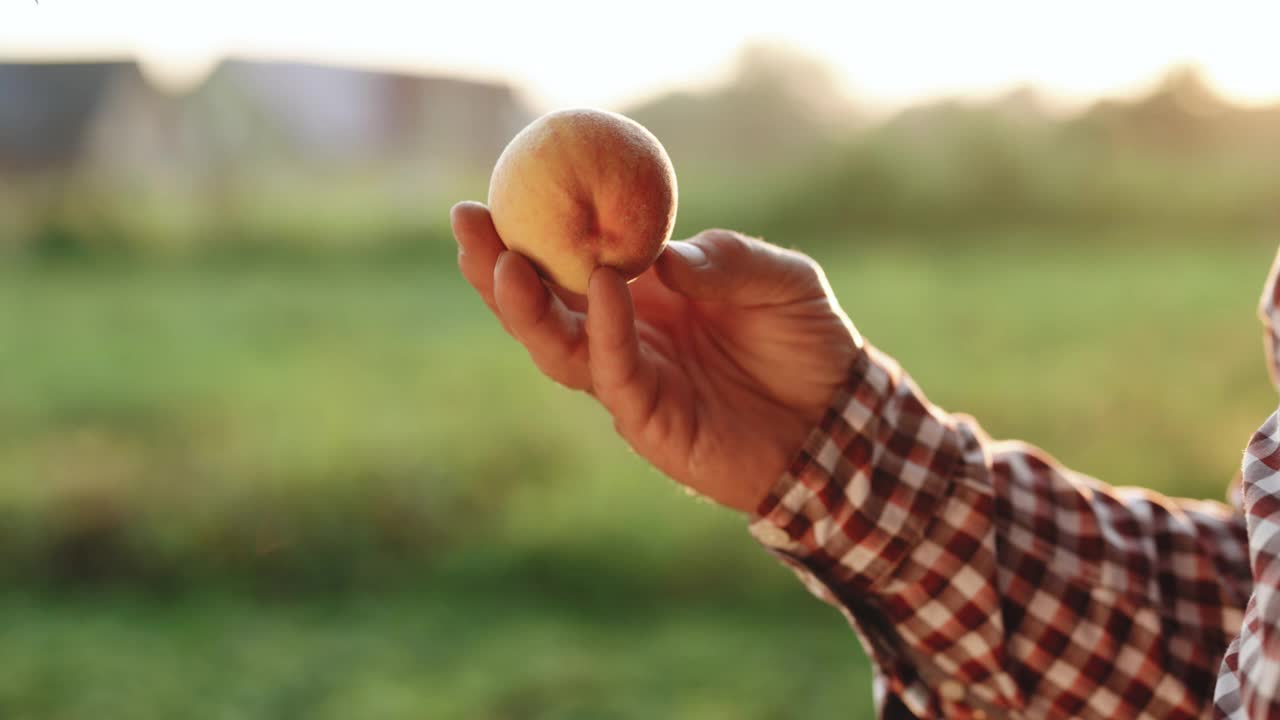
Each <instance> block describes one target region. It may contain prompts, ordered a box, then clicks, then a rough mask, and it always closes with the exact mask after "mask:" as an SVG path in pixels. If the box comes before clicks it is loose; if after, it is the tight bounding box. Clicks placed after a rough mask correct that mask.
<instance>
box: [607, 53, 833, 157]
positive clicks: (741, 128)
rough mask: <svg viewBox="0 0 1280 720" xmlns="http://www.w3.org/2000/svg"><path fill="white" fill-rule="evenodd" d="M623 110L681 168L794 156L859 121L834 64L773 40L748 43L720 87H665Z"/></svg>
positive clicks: (824, 142) (829, 139) (802, 153)
mask: <svg viewBox="0 0 1280 720" xmlns="http://www.w3.org/2000/svg"><path fill="white" fill-rule="evenodd" d="M625 112H626V114H627V115H630V116H631V117H633V118H635V119H636V120H638V121H639V122H640V123H642V124H644V125H645V126H646V127H648V128H649V129H650V130H652V131H653V132H654V134H656V135H657V136H658V137H660V138H662V142H663V144H664V145H665V146H666V147H667V150H668V152H670V153H671V155H672V158H673V160H674V161H675V163H676V166H677V169H679V168H681V167H692V168H695V169H697V170H704V169H706V170H710V169H712V168H718V169H719V170H720V171H721V172H733V171H736V170H737V169H738V168H741V167H743V166H751V167H755V168H760V167H768V166H772V165H776V164H779V163H783V162H790V161H794V160H795V158H796V156H797V155H798V154H800V155H807V154H812V153H813V152H814V151H815V150H816V149H817V148H821V147H824V146H827V145H829V144H830V143H831V142H833V141H835V140H836V139H838V138H840V137H842V136H844V135H847V134H848V133H849V132H850V131H851V130H852V129H853V128H854V127H855V125H856V120H857V114H856V113H855V111H854V106H853V104H852V102H851V101H850V100H849V99H848V97H847V95H846V94H845V92H844V90H843V88H841V85H840V82H839V80H838V78H837V76H836V74H835V72H834V70H832V69H831V68H830V67H829V66H827V65H826V64H825V63H823V62H822V61H821V60H819V59H817V58H814V57H811V56H809V55H806V54H804V53H802V52H800V51H797V50H794V49H792V48H789V47H786V46H782V45H772V44H753V45H748V46H747V47H745V48H744V49H743V50H742V51H741V52H740V54H739V55H738V57H737V59H736V60H735V63H734V69H733V71H732V74H731V75H730V77H729V79H728V80H727V81H726V82H725V83H724V84H722V85H719V86H716V87H713V88H711V89H709V90H706V91H703V92H687V91H676V92H671V93H667V94H665V95H661V96H659V97H657V98H654V99H653V100H650V101H648V102H646V103H643V104H640V105H637V106H635V107H632V108H629V109H627V110H626V111H625Z"/></svg>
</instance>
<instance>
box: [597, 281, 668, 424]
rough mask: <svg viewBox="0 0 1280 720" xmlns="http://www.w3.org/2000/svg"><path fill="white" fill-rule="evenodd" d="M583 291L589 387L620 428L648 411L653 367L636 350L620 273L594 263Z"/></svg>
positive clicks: (631, 310)
mask: <svg viewBox="0 0 1280 720" xmlns="http://www.w3.org/2000/svg"><path fill="white" fill-rule="evenodd" d="M587 297H588V309H587V327H586V330H587V343H588V346H589V348H590V349H589V352H588V357H589V364H590V370H591V382H592V387H593V389H594V392H595V395H596V397H597V398H598V399H599V400H600V402H601V403H602V404H603V405H604V406H605V407H606V408H607V409H608V410H609V412H610V413H611V414H612V415H613V417H614V420H615V421H616V422H617V424H618V428H619V429H620V430H622V431H623V432H624V434H625V433H627V432H629V431H631V430H632V429H635V428H638V427H640V426H642V425H643V424H644V423H645V422H646V421H647V420H648V419H649V418H650V417H651V416H652V415H653V412H654V410H655V407H656V405H657V399H658V372H657V367H656V366H655V365H654V363H653V362H652V361H651V360H650V359H649V358H648V357H646V356H645V355H644V354H643V353H642V352H641V350H640V338H639V336H638V335H637V334H636V318H635V307H634V306H633V305H632V302H631V292H630V291H629V290H628V289H627V283H626V282H625V281H624V280H623V279H622V276H621V275H619V274H618V273H617V272H616V271H614V270H613V269H611V268H597V269H596V271H595V272H594V273H592V275H591V280H590V283H589V287H588V294H587Z"/></svg>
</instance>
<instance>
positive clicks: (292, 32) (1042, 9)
mask: <svg viewBox="0 0 1280 720" xmlns="http://www.w3.org/2000/svg"><path fill="white" fill-rule="evenodd" d="M601 7H602V6H601V5H600V4H599V3H583V2H576V1H573V0H551V1H549V2H543V3H537V4H530V3H523V2H519V3H517V2H511V3H506V4H503V3H498V4H496V6H494V7H491V8H489V9H487V10H486V11H485V12H484V13H478V12H477V11H476V10H474V9H472V6H471V5H469V4H466V3H461V2H457V3H449V4H445V3H439V2H432V3H413V2H403V1H397V0H368V1H366V2H362V3H348V4H343V5H335V4H324V3H319V4H318V3H315V2H312V1H311V0H306V1H304V0H280V1H279V2H275V3H266V4H263V3H260V2H252V3H251V2H248V1H247V0H220V2H218V3H213V2H209V3H204V4H201V3H183V4H173V3H166V2H162V1H161V0H116V1H114V2H112V3H110V4H109V6H104V5H103V4H100V3H93V2H90V1H89V0H44V2H42V3H41V4H39V5H36V4H34V3H28V2H20V1H19V0H0V59H3V58H9V59H13V58H32V57H34V58H40V59H55V58H60V57H75V58H84V57H100V56H133V57H137V58H139V59H140V60H142V61H143V63H144V65H145V68H146V72H147V73H148V76H149V77H152V78H153V79H154V80H155V81H156V82H157V83H159V84H160V85H162V86H164V87H165V88H168V89H170V90H177V91H180V90H182V89H183V88H186V87H190V86H191V85H192V84H193V83H197V82H199V80H200V79H201V78H202V77H203V76H204V74H205V73H207V72H208V70H209V69H210V68H211V67H212V66H213V65H214V64H215V63H216V62H217V61H218V60H219V59H220V58H222V57H226V56H230V55H241V56H244V55H248V56H262V57H276V58H289V59H303V60H318V61H325V62H338V63H350V64H356V65H364V66H374V67H393V68H397V69H408V70H417V71H423V72H436V73H450V74H461V75H466V76H483V77H488V78H506V79H508V80H510V81H511V82H513V83H515V84H517V85H519V86H521V87H522V88H523V89H524V90H525V91H526V93H527V94H528V95H529V96H530V97H531V98H532V99H533V100H534V101H535V102H536V103H537V104H540V105H546V106H550V105H565V104H600V105H608V106H616V105H619V104H624V103H626V102H628V101H632V100H635V99H636V98H638V97H642V96H645V95H650V94H653V93H655V92H659V91H662V90H664V89H666V88H669V87H672V86H691V85H692V86H696V85H698V84H703V83H707V82H710V81H713V80H714V79H715V78H716V77H717V76H718V74H720V73H723V72H724V71H725V69H726V67H727V63H728V61H729V58H731V57H732V54H733V53H734V51H735V49H736V48H738V47H740V46H741V45H742V44H743V43H744V42H747V41H750V40H772V41H780V42H785V43H787V44H790V45H793V46H796V47H798V48H800V49H802V50H806V51H808V52H811V53H813V54H814V55H816V56H817V57H820V58H822V59H824V60H826V61H827V62H829V63H830V64H831V65H832V66H833V68H834V69H835V71H836V73H837V76H838V77H840V78H842V79H843V80H844V81H845V83H846V84H847V85H848V88H849V90H850V92H851V94H853V95H854V96H855V97H858V98H860V99H861V100H862V102H863V104H864V105H867V106H869V107H871V108H877V107H878V108H882V109H889V108H893V107H898V106H901V105H903V104H906V103H909V102H915V101H919V100H921V99H924V98H929V97H934V96H938V95H985V94H992V93H997V92H1002V91H1005V90H1007V89H1009V88H1011V87H1016V86H1020V85H1027V84H1032V85H1036V86H1037V87H1039V88H1041V89H1042V90H1043V91H1044V92H1045V93H1046V94H1047V96H1048V97H1049V98H1050V99H1052V100H1056V101H1059V102H1064V103H1078V102H1083V101H1087V100H1089V99H1091V98H1094V97H1097V96H1099V95H1105V94H1117V93H1121V94H1124V93H1130V92H1134V91H1137V90H1140V89H1141V88H1142V87H1144V86H1146V85H1149V84H1150V83H1151V82H1153V81H1154V80H1155V79H1156V78H1158V77H1159V75H1160V74H1161V73H1162V72H1164V71H1165V70H1167V69H1168V68H1169V67H1170V66H1172V65H1177V64H1188V63H1190V64H1195V65H1198V66H1200V67H1201V68H1203V70H1204V71H1205V73H1206V75H1207V76H1208V78H1209V79H1210V81H1211V82H1213V83H1214V84H1215V85H1216V86H1217V87H1219V88H1220V89H1221V90H1222V91H1223V92H1225V93H1227V94H1228V95H1229V97H1231V98H1233V99H1236V100H1239V101H1243V102H1255V103H1256V102H1265V101H1271V100H1276V99H1280V73H1277V72H1275V68H1277V67H1280V44H1278V43H1275V42H1273V41H1272V39H1271V38H1270V37H1269V34H1270V33H1271V32H1273V31H1274V29H1275V28H1276V27H1280V6H1276V5H1274V4H1271V3H1240V2H1234V3H1233V2H1220V3H1215V4H1213V5H1209V4H1195V5H1186V6H1180V5H1178V4H1177V3H1168V2H1165V3H1148V2H1133V3H1120V4H1117V3H1100V2H1082V3H1073V4H1071V5H1069V6H1067V5H1062V6H1045V5H1041V4H1029V3H1020V2H1016V1H1013V0H989V1H986V2H983V1H981V0H975V2H971V3H941V2H938V3H922V2H903V3H892V4H886V3H857V2H855V3H843V4H837V3H829V2H818V1H816V0H794V1H793V2H791V3H788V4H787V6H786V8H785V10H779V9H777V6H773V5H768V6H767V8H766V6H765V4H759V5H755V4H742V3H738V4H736V5H733V6H729V5H720V4H717V3H688V2H681V1H679V0H654V1H653V2H650V3H647V4H646V6H645V7H646V10H645V11H644V12H631V13H622V12H620V11H616V12H615V11H607V10H602V9H601Z"/></svg>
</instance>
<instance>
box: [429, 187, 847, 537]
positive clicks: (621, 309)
mask: <svg viewBox="0 0 1280 720" xmlns="http://www.w3.org/2000/svg"><path fill="white" fill-rule="evenodd" d="M451 218H452V221H453V232H454V235H455V237H456V238H457V240H458V265H459V267H460V268H461V269H462V274H463V275H464V276H465V277H466V279H467V281H468V282H470V283H471V285H472V286H473V287H474V288H475V289H476V291H477V292H478V293H479V294H480V297H481V298H482V299H483V300H484V302H485V304H486V305H488V306H489V308H490V309H491V310H493V312H494V314H495V315H497V316H498V319H499V320H500V321H501V322H502V324H503V327H505V328H506V330H507V332H509V333H510V334H511V335H512V336H513V337H515V338H516V340H518V341H519V342H520V343H521V344H522V345H524V347H525V349H526V350H528V352H529V356H530V358H532V360H533V362H534V364H535V365H537V366H538V368H539V369H540V370H541V371H542V372H543V373H545V374H546V375H547V376H548V377H550V378H551V379H552V380H555V381H556V382H558V383H560V384H562V385H564V386H566V387H569V388H573V389H575V390H582V391H585V392H588V393H590V394H591V395H592V396H594V397H595V398H596V399H597V400H599V401H600V403H601V404H602V405H603V406H604V407H605V409H607V410H608V411H609V413H610V414H611V415H612V416H613V419H614V427H615V428H616V429H617V431H618V433H619V434H620V435H621V436H622V437H623V438H624V439H625V440H626V441H627V442H628V443H629V444H630V445H631V447H632V448H633V449H634V450H635V451H636V452H637V453H639V454H640V455H642V456H643V457H644V458H646V459H647V460H648V461H649V462H651V463H652V464H653V465H654V466H655V467H657V468H658V469H659V470H661V471H662V472H664V473H665V474H667V475H668V476H670V477H671V478H673V479H675V480H676V481H678V482H680V483H682V484H683V485H685V486H687V487H689V488H691V489H692V490H694V491H696V492H698V493H700V494H702V495H705V496H707V497H709V498H711V499H712V500H715V501H716V502H719V503H720V504H722V505H726V506H728V507H731V508H735V509H738V510H742V511H744V512H752V511H754V510H755V509H756V507H757V505H758V504H759V502H760V501H761V500H763V498H764V496H765V494H766V492H767V491H768V490H769V488H770V487H771V486H772V485H773V484H774V483H775V482H776V481H777V479H778V478H779V477H780V476H781V475H782V473H783V472H784V471H785V470H786V465H787V463H788V461H789V460H790V459H791V457H792V455H793V454H794V453H795V452H796V451H798V450H799V449H800V446H801V445H802V444H803V442H804V440H805V438H806V436H807V434H808V432H809V430H810V429H812V428H813V427H814V426H816V425H817V424H818V422H819V421H820V420H821V419H822V415H823V412H824V411H825V410H826V408H827V405H828V404H829V403H830V402H831V400H832V399H833V395H834V393H835V391H836V389H837V388H838V387H839V386H840V385H841V384H842V383H843V381H844V379H845V377H846V374H847V372H848V370H849V368H850V365H851V364H852V362H853V360H854V358H855V357H856V355H857V353H858V352H859V351H860V348H861V346H862V341H861V339H860V338H859V337H858V335H857V332H856V331H855V330H854V328H853V325H852V324H851V323H850V322H849V319H848V317H846V316H845V314H844V312H843V311H842V310H841V309H840V306H839V305H838V304H837V303H836V300H835V297H834V296H833V295H832V293H831V289H830V288H829V287H828V286H827V282H826V278H825V277H824V276H823V274H822V269H821V268H820V267H818V265H817V263H815V262H814V261H813V260H811V259H809V258H808V257H806V256H804V255H802V254H800V253H797V252H793V251H789V250H784V249H782V248H779V247H776V246H774V245H770V244H768V243H765V242H763V241H761V240H755V239H751V238H747V237H744V236H742V235H739V234H737V233H733V232H729V231H726V230H709V231H706V232H703V233H701V234H699V235H698V236H696V237H694V238H692V239H690V240H689V241H687V242H682V241H673V242H670V243H668V244H667V247H666V249H664V251H663V252H662V254H661V256H659V258H658V260H657V262H656V263H654V266H653V267H652V268H650V269H649V270H647V271H645V273H644V274H643V275H641V276H640V277H639V278H637V279H636V280H635V282H634V283H632V284H631V285H630V286H628V285H627V283H625V282H624V281H623V279H622V277H621V276H620V275H619V274H618V273H617V272H615V271H614V270H612V269H610V268H598V269H597V270H596V271H595V273H594V274H593V275H592V276H591V282H590V287H589V291H588V294H587V297H586V298H582V297H581V296H576V295H572V294H570V293H566V292H563V291H560V290H558V289H557V290H552V289H549V288H548V286H547V285H546V284H545V283H544V282H543V281H542V279H541V278H540V277H539V276H538V274H537V272H536V271H535V270H534V267H533V265H532V264H531V263H530V262H529V261H528V260H527V259H525V258H524V257H523V256H521V255H519V254H518V253H515V252H511V251H508V250H506V248H505V247H504V246H503V244H502V240H501V238H499V237H498V234H497V232H496V231H495V230H494V228H493V221H492V219H491V218H490V217H489V211H488V209H487V208H485V206H483V205H481V204H479V203H459V204H458V205H456V206H454V208H453V211H452V214H451Z"/></svg>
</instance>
